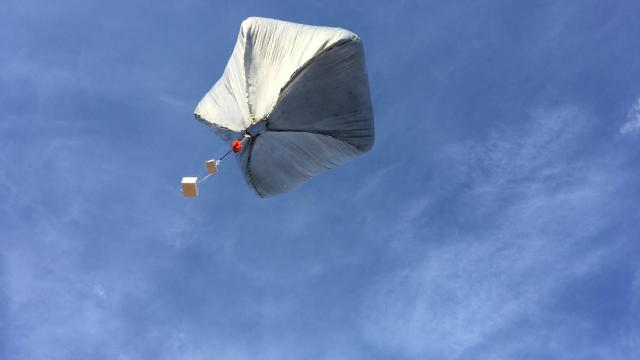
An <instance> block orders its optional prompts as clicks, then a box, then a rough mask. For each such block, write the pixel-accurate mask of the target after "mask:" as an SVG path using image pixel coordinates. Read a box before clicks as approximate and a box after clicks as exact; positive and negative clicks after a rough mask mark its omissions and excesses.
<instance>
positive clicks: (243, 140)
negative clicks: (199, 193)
mask: <svg viewBox="0 0 640 360" xmlns="http://www.w3.org/2000/svg"><path fill="white" fill-rule="evenodd" d="M249 138H251V136H247V135H245V136H244V138H242V140H241V141H240V142H241V143H244V142H245V140H247V139H249ZM231 151H233V150H232V149H229V150H227V152H226V153H224V155H222V157H221V158H220V160H216V167H217V166H218V164H220V163H221V162H222V160H224V158H226V157H227V155H229V154H230V153H231ZM214 174H215V173H213V174H207V176H205V177H203V178H202V179H200V180H198V181H196V184H200V183H202V182H204V181H205V180H207V179H208V178H209V176H211V175H214Z"/></svg>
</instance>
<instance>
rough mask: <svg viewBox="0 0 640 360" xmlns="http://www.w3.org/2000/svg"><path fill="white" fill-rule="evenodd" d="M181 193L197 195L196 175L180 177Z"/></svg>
mask: <svg viewBox="0 0 640 360" xmlns="http://www.w3.org/2000/svg"><path fill="white" fill-rule="evenodd" d="M182 195H184V197H196V196H198V178H197V177H183V178H182Z"/></svg>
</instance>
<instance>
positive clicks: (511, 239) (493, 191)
mask: <svg viewBox="0 0 640 360" xmlns="http://www.w3.org/2000/svg"><path fill="white" fill-rule="evenodd" d="M592 123H593V117H592V116H590V115H589V114H587V113H586V112H584V111H583V110H581V109H579V108H576V107H562V108H555V109H550V110H541V111H537V112H535V113H534V114H533V115H532V121H531V123H530V125H529V126H528V127H527V128H526V129H524V131H521V132H514V131H508V130H504V131H500V132H495V133H493V134H492V135H491V136H490V138H489V140H488V141H487V143H484V144H467V145H466V146H465V149H466V150H465V149H454V150H452V152H451V154H452V157H451V158H450V161H464V162H465V164H466V168H467V171H466V176H468V178H469V179H470V183H469V184H467V186H465V188H463V189H458V190H461V192H460V194H459V196H460V197H462V198H463V199H465V200H464V201H463V203H464V206H463V207H460V208H454V209H455V211H456V213H457V216H459V217H460V218H461V222H460V223H461V224H464V223H465V221H470V220H471V219H477V218H482V223H481V224H475V225H474V226H473V231H465V230H461V229H455V228H451V229H449V231H444V232H441V233H439V234H438V236H439V238H434V237H433V235H434V234H433V233H432V232H430V231H429V230H428V229H427V228H428V227H429V226H430V224H429V223H426V224H416V223H415V222H413V223H412V224H406V225H405V226H404V227H405V228H406V229H414V230H412V231H413V232H414V233H413V234H412V237H413V238H416V239H417V242H423V244H424V245H422V247H420V246H418V247H417V248H418V249H422V250H421V252H422V255H423V256H421V257H420V258H419V259H417V260H415V261H413V262H411V263H409V264H408V265H406V266H404V267H401V268H400V269H398V270H397V271H396V272H394V273H391V274H389V275H388V276H385V277H384V278H383V279H382V280H380V282H379V283H378V285H376V286H375V287H374V288H373V289H372V292H371V293H370V296H369V297H368V299H367V305H366V306H365V308H364V315H363V326H364V327H363V329H364V332H365V334H366V337H367V338H368V339H370V341H371V342H372V343H373V344H377V345H378V346H381V347H383V348H387V349H391V350H392V351H397V352H400V353H403V354H405V355H406V356H409V357H412V356H415V357H418V358H423V357H425V356H430V357H443V356H446V357H447V358H452V357H453V358H455V357H458V356H464V355H465V354H466V352H467V351H470V350H471V349H474V348H475V347H478V346H481V345H482V344H483V343H485V341H487V339H489V338H491V336H492V334H494V333H498V332H500V331H504V329H509V328H513V327H517V323H518V322H521V321H526V320H527V319H531V318H533V317H536V316H541V314H543V316H549V314H544V313H545V310H544V309H543V308H542V306H543V304H545V303H546V302H547V301H549V300H550V299H552V298H553V297H554V296H555V291H556V290H558V289H559V288H561V287H562V286H563V284H566V283H567V282H569V281H572V280H573V279H576V278H581V277H584V276H588V274H590V273H591V272H592V271H594V269H597V268H598V266H599V264H600V262H601V259H602V258H606V257H607V254H608V252H609V251H610V249H609V248H608V246H607V245H604V244H598V243H594V242H593V239H594V237H595V236H596V235H597V234H599V232H601V231H603V229H605V228H606V227H607V226H610V225H611V222H612V221H615V218H612V217H609V216H603V213H610V212H611V211H613V207H614V206H612V205H611V199H612V198H613V197H614V196H615V193H614V189H616V188H617V187H619V186H620V182H619V177H618V176H617V175H618V174H617V173H616V171H617V170H616V169H611V168H603V163H604V162H606V159H592V160H589V161H583V160H580V159H576V153H577V152H578V151H579V149H580V147H581V146H582V144H584V141H586V138H585V136H584V134H585V133H587V132H588V130H589V127H590V126H591V124H592ZM461 154H464V155H463V156H462V157H459V156H460V155H461ZM605 169H606V170H605ZM459 175H462V176H465V175H464V174H459ZM425 204H426V206H429V203H428V202H425ZM435 204H437V202H436V203H435ZM442 206H445V207H446V205H442ZM414 213H415V208H412V209H408V210H407V217H406V218H407V219H406V220H407V221H409V222H411V219H413V218H415V214H414ZM470 214H471V215H470ZM454 216H456V215H454ZM425 227H426V228H425ZM421 232H422V239H421ZM425 236H429V238H424V237H425ZM405 245H407V244H406V243H405ZM609 245H611V244H609ZM405 248H406V247H405ZM415 248H416V247H415V246H414V249H415Z"/></svg>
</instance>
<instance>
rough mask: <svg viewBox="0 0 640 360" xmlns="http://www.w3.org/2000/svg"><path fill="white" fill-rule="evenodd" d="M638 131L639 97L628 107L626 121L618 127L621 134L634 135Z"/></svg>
mask: <svg viewBox="0 0 640 360" xmlns="http://www.w3.org/2000/svg"><path fill="white" fill-rule="evenodd" d="M638 133H640V98H638V100H636V102H635V103H634V104H633V106H632V107H631V109H629V113H628V114H627V122H625V123H624V124H623V125H622V126H621V127H620V134H622V135H636V134H638Z"/></svg>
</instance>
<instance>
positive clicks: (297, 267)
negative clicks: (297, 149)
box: [0, 0, 640, 360]
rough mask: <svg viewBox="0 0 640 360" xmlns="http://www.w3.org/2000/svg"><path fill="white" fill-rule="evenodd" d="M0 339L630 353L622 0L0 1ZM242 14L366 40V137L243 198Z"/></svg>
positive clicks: (200, 353)
mask: <svg viewBox="0 0 640 360" xmlns="http://www.w3.org/2000/svg"><path fill="white" fill-rule="evenodd" d="M2 8H3V10H2V12H0V185H2V188H3V191H2V192H0V246H1V247H0V358H2V359H10V360H12V359H54V360H55V359H229V360H236V359H237V360H241V359H638V358H640V258H639V255H640V225H639V224H640V205H639V202H640V170H639V169H640V166H638V163H639V162H640V143H639V142H640V82H638V79H640V47H638V46H637V36H638V34H640V22H638V21H637V14H638V12H639V11H640V4H638V3H637V2H636V1H632V0H629V1H625V0H617V1H613V2H604V1H577V0H576V1H562V2H559V1H535V2H527V1H518V2H514V1H506V0H505V1H482V2H480V1H446V2H445V1H422V2H418V1H415V2H412V1H394V2H392V1H380V2H373V1H372V2H362V1H349V0H342V1H308V2H303V1H244V2H240V1H237V2H215V1H196V0H181V1H161V2H153V3H152V2H148V1H136V0H134V1H131V0H128V1H120V0H114V1H108V2H106V1H80V0H77V1H72V0H68V1H57V2H56V1H42V0H19V1H18V0H8V1H4V2H3V5H2ZM249 16H264V17H273V18H279V19H284V20H289V21H295V22H302V23H309V24H317V25H328V26H340V27H344V28H347V29H349V30H352V31H354V32H356V33H357V34H359V35H360V37H361V38H362V39H363V42H364V45H365V52H366V56H367V64H368V69H369V76H370V79H369V80H370V85H371V91H372V100H373V104H374V112H375V123H376V136H377V137H376V144H375V146H374V149H373V150H372V151H371V152H370V153H368V154H367V155H365V156H363V157H361V158H359V159H357V160H355V161H352V162H350V163H348V164H346V165H344V166H341V167H339V168H336V169H334V170H331V171H329V172H326V173H324V174H322V175H321V176H319V177H317V178H315V179H313V180H312V181H311V182H309V183H307V184H305V185H304V186H303V187H301V188H298V189H297V190H295V191H293V192H291V193H287V194H285V195H282V196H278V197H274V198H269V199H260V198H258V197H257V196H256V195H254V194H253V193H252V191H251V190H250V189H249V187H247V186H246V185H245V184H244V181H243V178H242V175H241V173H240V171H239V169H237V167H236V166H235V164H233V163H226V164H225V165H224V167H223V171H222V172H221V173H220V174H219V175H216V177H215V178H212V179H211V180H209V181H208V182H207V183H205V184H204V186H203V187H202V189H201V196H200V197H199V198H197V199H195V200H194V199H184V198H182V196H181V194H180V192H179V180H180V178H181V177H182V176H185V175H191V174H194V173H195V172H197V171H203V170H200V169H203V164H202V161H203V160H205V159H208V158H211V157H212V156H215V155H216V154H219V153H220V151H221V150H222V149H223V148H224V147H225V146H226V144H224V143H222V142H221V141H220V140H219V139H218V138H216V137H215V135H214V134H212V133H211V132H210V131H209V130H208V129H207V128H206V127H205V126H203V125H202V124H200V123H198V122H197V121H195V120H194V119H193V115H192V112H193V109H194V107H195V105H196V104H197V102H198V101H199V100H200V98H201V96H202V95H203V94H204V93H205V92H206V91H207V90H208V89H209V87H210V86H211V85H212V84H213V82H214V81H215V80H216V79H217V78H218V77H219V76H220V74H221V73H222V71H223V69H224V65H225V63H226V61H227V59H228V56H229V55H230V53H231V50H232V47H233V45H234V42H235V38H236V35H237V31H238V29H239V26H240V22H241V21H242V20H243V19H244V18H246V17H249Z"/></svg>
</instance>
